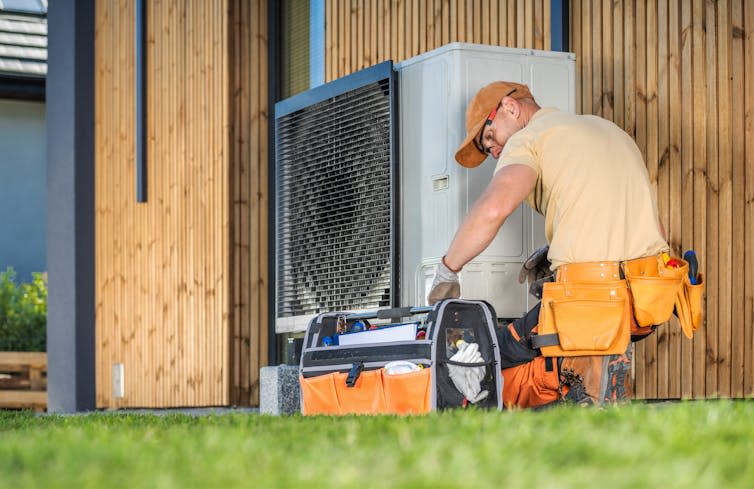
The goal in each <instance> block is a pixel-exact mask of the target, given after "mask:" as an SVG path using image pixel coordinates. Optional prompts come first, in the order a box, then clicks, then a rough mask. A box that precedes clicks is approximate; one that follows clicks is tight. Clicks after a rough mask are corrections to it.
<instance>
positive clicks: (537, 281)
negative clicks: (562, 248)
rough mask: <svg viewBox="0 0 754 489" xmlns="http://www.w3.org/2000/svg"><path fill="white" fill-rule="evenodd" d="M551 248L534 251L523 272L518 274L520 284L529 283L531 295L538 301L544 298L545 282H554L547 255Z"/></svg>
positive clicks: (523, 267)
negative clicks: (543, 288)
mask: <svg viewBox="0 0 754 489" xmlns="http://www.w3.org/2000/svg"><path fill="white" fill-rule="evenodd" d="M549 251H550V246H549V245H547V246H543V247H542V248H539V249H538V250H536V251H534V253H532V254H531V255H529V258H527V259H526V261H525V262H524V265H523V266H522V267H521V271H520V272H519V274H518V283H520V284H522V283H524V282H525V281H526V280H528V281H529V293H530V294H531V295H533V296H534V297H536V298H537V299H541V298H542V287H543V286H544V283H545V282H552V281H553V274H552V270H550V265H552V264H551V263H550V260H548V259H547V253H548V252H549Z"/></svg>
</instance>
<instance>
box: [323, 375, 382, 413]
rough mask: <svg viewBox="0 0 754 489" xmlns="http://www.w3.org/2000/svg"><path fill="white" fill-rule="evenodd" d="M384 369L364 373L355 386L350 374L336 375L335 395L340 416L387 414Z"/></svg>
mask: <svg viewBox="0 0 754 489" xmlns="http://www.w3.org/2000/svg"><path fill="white" fill-rule="evenodd" d="M382 372H383V369H377V370H369V371H365V372H362V373H361V375H359V376H358V378H357V379H356V380H355V383H354V384H353V385H348V383H347V379H348V374H346V373H336V374H334V381H335V382H334V383H335V394H336V396H337V398H338V405H339V407H340V411H339V414H365V413H369V414H379V413H384V412H385V393H384V390H383V388H382Z"/></svg>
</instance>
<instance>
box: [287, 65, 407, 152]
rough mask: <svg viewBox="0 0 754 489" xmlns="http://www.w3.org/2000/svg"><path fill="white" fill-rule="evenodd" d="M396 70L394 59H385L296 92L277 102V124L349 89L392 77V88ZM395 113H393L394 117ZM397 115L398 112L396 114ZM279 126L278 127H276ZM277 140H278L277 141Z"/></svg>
mask: <svg viewBox="0 0 754 489" xmlns="http://www.w3.org/2000/svg"><path fill="white" fill-rule="evenodd" d="M394 72H395V70H393V62H392V61H383V62H382V63H380V64H376V65H374V66H371V67H369V68H364V69H363V70H361V71H357V72H356V73H351V74H350V75H347V76H344V77H342V78H338V79H337V80H333V81H331V82H329V83H325V84H324V85H320V86H318V87H314V88H312V89H310V90H307V91H305V92H301V93H299V94H296V95H294V96H292V97H290V98H287V99H285V100H281V101H280V102H278V103H276V104H275V125H276V126H277V121H278V120H279V119H280V118H281V117H283V116H286V115H288V114H291V113H293V112H296V111H297V110H299V109H302V108H304V107H309V106H310V105H314V104H316V103H318V102H322V101H323V100H327V99H328V98H331V97H337V96H338V95H341V94H343V93H345V92H348V91H349V90H353V89H354V88H358V87H361V86H364V85H367V84H369V83H374V82H376V81H379V80H384V79H386V78H390V88H391V89H392V88H393V84H394V83H395V73H394ZM392 115H393V114H391V117H392ZM395 115H396V117H397V114H395ZM276 128H277V127H276ZM276 142H277V141H276Z"/></svg>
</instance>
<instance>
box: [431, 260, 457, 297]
mask: <svg viewBox="0 0 754 489" xmlns="http://www.w3.org/2000/svg"><path fill="white" fill-rule="evenodd" d="M459 297H461V284H460V283H459V282H458V274H457V273H456V272H454V271H453V270H451V269H450V268H448V267H447V266H445V263H444V262H443V261H440V263H438V264H437V269H435V278H434V279H433V280H432V288H431V289H430V290H429V295H428V296H427V302H428V303H429V305H430V306H432V305H434V304H435V303H436V302H439V301H441V300H443V299H458V298H459Z"/></svg>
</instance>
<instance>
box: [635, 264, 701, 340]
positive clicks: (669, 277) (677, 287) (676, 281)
mask: <svg viewBox="0 0 754 489" xmlns="http://www.w3.org/2000/svg"><path fill="white" fill-rule="evenodd" d="M678 261H680V262H681V263H683V265H682V266H681V267H679V268H675V269H671V268H666V267H665V266H664V264H663V263H662V258H661V257H660V256H648V257H644V258H638V259H636V260H629V261H627V262H624V263H623V273H624V275H625V276H626V281H627V282H628V287H629V289H630V290H631V297H632V303H633V312H634V318H635V319H636V323H637V324H638V325H639V326H640V327H646V326H652V325H656V324H662V323H664V322H666V321H668V320H669V319H670V317H671V316H672V315H673V307H674V306H675V305H676V303H677V295H678V293H679V292H680V291H681V288H682V283H683V277H684V276H685V275H686V274H687V273H688V264H687V263H686V262H685V261H683V260H680V259H678Z"/></svg>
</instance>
